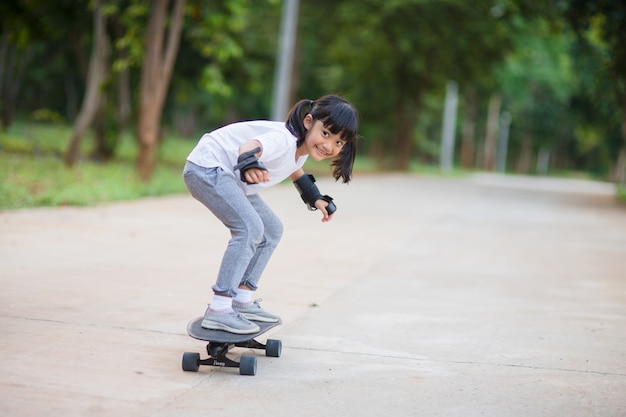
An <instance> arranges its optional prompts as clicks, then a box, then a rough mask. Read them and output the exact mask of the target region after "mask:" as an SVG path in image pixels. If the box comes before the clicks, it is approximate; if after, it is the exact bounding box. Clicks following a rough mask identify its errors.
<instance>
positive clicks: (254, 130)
mask: <svg viewBox="0 0 626 417" xmlns="http://www.w3.org/2000/svg"><path fill="white" fill-rule="evenodd" d="M252 139H256V140H258V141H259V142H260V143H261V146H262V147H263V154H262V155H261V158H259V161H261V162H262V163H263V165H264V166H265V167H266V168H267V170H268V172H269V176H270V180H269V182H263V183H259V184H247V183H245V182H243V181H241V179H240V176H239V171H237V172H235V171H234V170H233V167H234V166H235V165H237V158H238V157H239V146H240V145H241V144H243V143H245V142H248V141H250V140H252ZM296 142H297V138H296V137H295V136H293V135H292V134H291V132H290V131H289V130H287V128H286V127H285V123H284V122H275V121H268V120H255V121H249V122H237V123H232V124H229V125H226V126H224V127H221V128H219V129H216V130H214V131H212V132H209V133H205V134H204V135H203V136H202V137H201V138H200V141H199V142H198V144H197V145H196V147H195V148H194V149H193V150H192V151H191V153H190V154H189V156H188V157H187V160H188V161H190V162H193V163H194V164H196V165H199V166H201V167H205V168H212V167H220V168H222V169H223V170H224V171H226V172H230V173H232V174H233V175H235V177H236V178H237V179H238V180H239V182H240V186H241V188H242V189H243V190H244V192H245V193H246V194H247V195H249V194H256V193H258V192H259V191H261V190H263V189H265V188H268V187H271V186H272V185H275V184H278V183H279V182H281V181H283V180H284V179H285V178H287V177H289V175H291V174H292V173H293V172H295V171H296V170H297V169H298V168H302V166H303V165H304V162H305V161H306V159H307V155H305V156H301V157H300V158H298V159H297V160H296Z"/></svg>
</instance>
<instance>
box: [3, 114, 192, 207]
mask: <svg viewBox="0 0 626 417" xmlns="http://www.w3.org/2000/svg"><path fill="white" fill-rule="evenodd" d="M70 130H71V129H70V127H68V126H59V125H56V126H53V125H45V124H35V123H28V124H18V125H15V126H13V127H12V128H11V129H10V130H9V131H8V132H5V133H2V134H0V149H1V151H0V166H2V170H0V209H15V208H23V207H37V206H59V205H79V206H82V205H92V204H97V203H103V202H109V201H119V200H129V199H136V198H139V197H146V196H158V195H165V194H172V193H181V192H184V191H185V186H184V184H183V182H182V180H181V172H182V168H183V165H184V162H185V157H186V155H187V154H188V153H189V151H190V149H191V146H193V144H192V143H190V142H189V141H187V140H183V139H181V138H176V137H170V138H168V139H167V140H165V141H164V143H163V145H164V146H163V148H162V149H161V153H160V155H159V161H160V164H159V166H158V168H157V170H156V172H155V175H154V177H153V179H152V181H151V182H150V183H149V184H145V183H143V182H141V181H139V179H138V178H137V175H136V171H135V168H134V162H133V161H134V158H135V154H136V152H137V146H136V143H135V141H133V140H132V138H131V137H130V136H129V135H126V136H125V137H124V138H123V141H122V145H121V148H120V156H119V158H117V159H116V160H115V161H114V162H110V163H107V164H103V163H100V162H97V161H93V160H84V161H82V163H81V164H80V166H79V167H77V168H74V169H72V168H67V167H66V166H65V165H64V164H63V161H62V159H61V154H62V152H63V149H64V147H65V137H67V135H68V134H69V132H70ZM89 146H91V144H89V143H84V144H83V155H85V154H86V152H87V151H88V147H89Z"/></svg>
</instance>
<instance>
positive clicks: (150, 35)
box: [137, 0, 185, 181]
mask: <svg viewBox="0 0 626 417" xmlns="http://www.w3.org/2000/svg"><path fill="white" fill-rule="evenodd" d="M168 4H169V1H168V0H155V1H154V2H153V3H152V8H151V11H150V21H149V23H148V30H147V33H146V40H145V57H144V62H143V67H142V71H141V85H140V104H139V121H138V125H137V135H138V139H139V154H138V155H137V170H138V172H139V177H140V178H141V180H142V181H149V180H150V178H151V177H152V173H153V172H154V168H155V162H156V150H157V141H158V138H159V128H160V126H159V125H160V119H161V112H162V110H163V104H164V102H165V96H166V93H167V88H168V86H169V82H170V78H171V76H172V70H173V68H174V63H175V61H176V54H177V52H178V46H179V43H180V34H181V31H182V25H183V8H184V4H185V0H175V3H174V6H173V10H172V18H171V21H170V25H169V31H168V34H167V44H166V45H165V48H164V44H165V42H166V39H165V30H166V17H167V14H168Z"/></svg>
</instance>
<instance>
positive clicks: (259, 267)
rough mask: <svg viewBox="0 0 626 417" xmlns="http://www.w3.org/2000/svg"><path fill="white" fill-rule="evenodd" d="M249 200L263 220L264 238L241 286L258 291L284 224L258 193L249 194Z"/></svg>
mask: <svg viewBox="0 0 626 417" xmlns="http://www.w3.org/2000/svg"><path fill="white" fill-rule="evenodd" d="M248 200H249V201H250V203H251V204H252V206H253V207H254V209H255V210H256V212H257V213H258V215H259V217H260V218H261V221H262V222H263V240H261V243H259V245H258V246H257V247H256V252H255V253H254V255H253V256H252V259H251V260H250V262H249V264H248V267H247V268H246V271H245V273H244V274H243V277H242V279H241V282H240V283H239V286H240V287H241V286H243V287H246V288H248V289H250V290H252V291H256V290H257V286H258V283H259V280H260V279H261V274H262V273H263V271H264V270H265V267H266V266H267V264H268V262H269V260H270V258H271V257H272V253H274V249H276V246H278V243H279V242H280V238H281V237H282V235H283V224H282V222H281V221H280V219H279V218H278V216H276V214H274V212H273V211H272V209H270V207H269V206H268V205H267V204H265V202H264V201H263V199H262V198H261V197H260V196H259V195H258V194H254V195H249V196H248Z"/></svg>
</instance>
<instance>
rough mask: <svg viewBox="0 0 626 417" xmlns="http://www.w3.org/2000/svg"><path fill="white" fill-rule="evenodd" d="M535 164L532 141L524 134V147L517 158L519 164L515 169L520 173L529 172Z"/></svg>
mask: <svg viewBox="0 0 626 417" xmlns="http://www.w3.org/2000/svg"><path fill="white" fill-rule="evenodd" d="M532 164H533V149H532V141H531V139H530V137H529V136H528V135H527V136H524V138H523V139H522V148H521V151H520V155H519V158H518V159H517V165H516V167H515V171H516V172H517V173H518V174H529V173H530V170H531V168H532Z"/></svg>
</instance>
